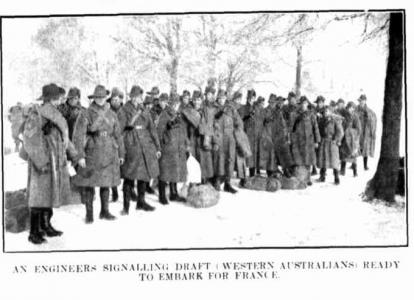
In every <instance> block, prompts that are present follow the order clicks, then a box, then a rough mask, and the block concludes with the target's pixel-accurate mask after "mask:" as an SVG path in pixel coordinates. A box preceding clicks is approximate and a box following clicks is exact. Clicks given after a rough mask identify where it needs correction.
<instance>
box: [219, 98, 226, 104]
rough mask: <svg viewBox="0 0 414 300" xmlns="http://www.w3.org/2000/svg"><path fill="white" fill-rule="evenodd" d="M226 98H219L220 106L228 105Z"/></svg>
mask: <svg viewBox="0 0 414 300" xmlns="http://www.w3.org/2000/svg"><path fill="white" fill-rule="evenodd" d="M226 100H227V98H226V96H221V97H219V98H218V102H219V103H220V105H224V103H226Z"/></svg>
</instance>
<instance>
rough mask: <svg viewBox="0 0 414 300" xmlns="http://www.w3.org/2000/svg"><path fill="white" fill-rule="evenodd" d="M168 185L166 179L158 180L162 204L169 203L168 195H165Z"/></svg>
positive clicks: (159, 196) (159, 198)
mask: <svg viewBox="0 0 414 300" xmlns="http://www.w3.org/2000/svg"><path fill="white" fill-rule="evenodd" d="M166 186H167V184H166V183H165V181H161V180H159V181H158V200H159V201H160V203H161V204H162V205H167V204H169V202H168V199H167V196H166V195H165V187H166Z"/></svg>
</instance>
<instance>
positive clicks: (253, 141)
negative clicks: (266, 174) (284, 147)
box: [238, 89, 264, 177]
mask: <svg viewBox="0 0 414 300" xmlns="http://www.w3.org/2000/svg"><path fill="white" fill-rule="evenodd" d="M263 100H264V99H263ZM263 102H264V101H263ZM238 112H239V114H240V117H241V118H242V120H243V126H244V130H245V132H246V134H247V137H248V138H249V142H250V149H251V150H252V156H250V157H248V158H247V161H246V162H247V167H248V168H249V175H250V177H253V176H254V175H256V172H258V173H260V167H259V145H260V137H261V133H262V131H263V120H264V109H263V107H262V106H261V105H260V104H259V102H258V101H257V102H256V91H255V90H253V89H252V90H249V91H247V99H246V104H245V105H243V106H241V107H240V108H239V109H238Z"/></svg>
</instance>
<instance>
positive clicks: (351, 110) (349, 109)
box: [348, 106, 355, 114]
mask: <svg viewBox="0 0 414 300" xmlns="http://www.w3.org/2000/svg"><path fill="white" fill-rule="evenodd" d="M348 111H349V112H350V113H351V114H352V113H354V111H355V109H354V107H353V106H350V107H348Z"/></svg>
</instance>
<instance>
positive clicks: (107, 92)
mask: <svg viewBox="0 0 414 300" xmlns="http://www.w3.org/2000/svg"><path fill="white" fill-rule="evenodd" d="M110 93H111V92H110V91H108V90H106V95H105V96H102V95H95V94H93V95H89V96H88V98H89V99H96V98H106V97H108V96H109V94H110Z"/></svg>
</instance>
